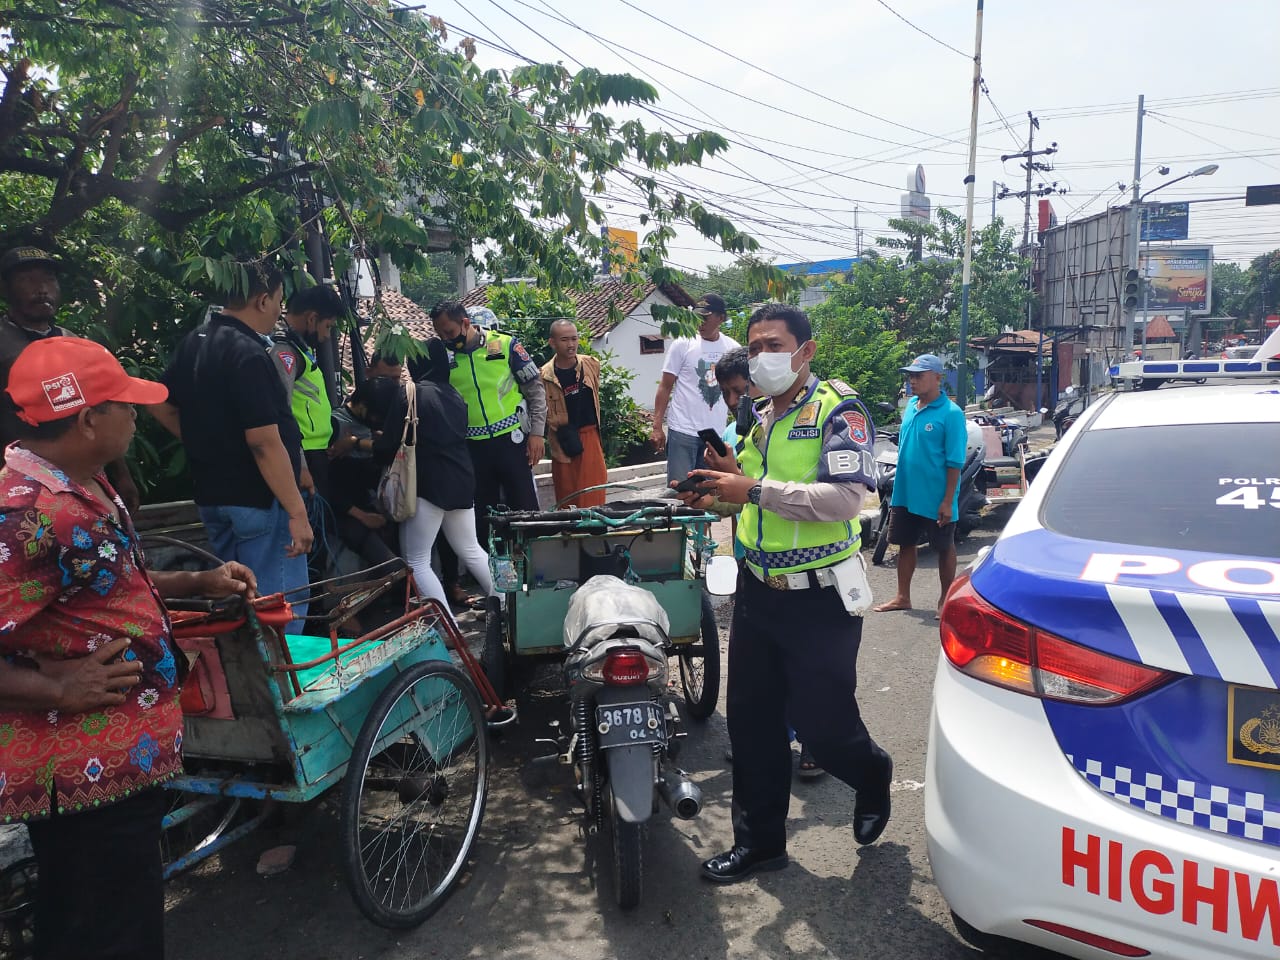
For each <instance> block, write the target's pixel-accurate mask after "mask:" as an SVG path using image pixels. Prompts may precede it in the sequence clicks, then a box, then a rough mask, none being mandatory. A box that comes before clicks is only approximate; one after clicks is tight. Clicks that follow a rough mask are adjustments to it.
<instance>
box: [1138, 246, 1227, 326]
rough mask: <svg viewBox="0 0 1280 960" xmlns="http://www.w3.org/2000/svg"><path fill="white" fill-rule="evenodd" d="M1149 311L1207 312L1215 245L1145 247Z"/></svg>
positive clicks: (1143, 256)
mask: <svg viewBox="0 0 1280 960" xmlns="http://www.w3.org/2000/svg"><path fill="white" fill-rule="evenodd" d="M1140 263H1141V273H1142V276H1144V277H1146V278H1147V283H1148V287H1147V291H1146V295H1145V296H1146V299H1145V301H1143V302H1145V304H1146V308H1147V313H1148V314H1152V313H1174V312H1181V311H1183V310H1186V311H1187V312H1188V313H1208V312H1209V303H1210V301H1211V300H1212V298H1213V247H1150V248H1148V249H1144V250H1143V251H1142V256H1141V261H1140Z"/></svg>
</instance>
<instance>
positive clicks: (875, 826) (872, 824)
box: [853, 757, 893, 845]
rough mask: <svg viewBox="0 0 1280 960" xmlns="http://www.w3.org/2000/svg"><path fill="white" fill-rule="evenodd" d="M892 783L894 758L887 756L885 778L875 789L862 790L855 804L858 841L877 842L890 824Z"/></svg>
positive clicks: (854, 814)
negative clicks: (890, 791) (890, 788)
mask: <svg viewBox="0 0 1280 960" xmlns="http://www.w3.org/2000/svg"><path fill="white" fill-rule="evenodd" d="M892 783H893V760H892V758H890V757H885V772H884V780H883V781H882V783H881V784H878V785H877V786H876V787H875V788H873V789H868V790H860V791H859V792H858V799H857V800H856V801H855V802H854V805H853V839H855V840H857V841H858V843H861V844H863V845H866V844H868V843H875V842H876V841H877V840H878V839H880V834H882V833H884V828H885V827H886V826H888V825H889V785H890V784H892Z"/></svg>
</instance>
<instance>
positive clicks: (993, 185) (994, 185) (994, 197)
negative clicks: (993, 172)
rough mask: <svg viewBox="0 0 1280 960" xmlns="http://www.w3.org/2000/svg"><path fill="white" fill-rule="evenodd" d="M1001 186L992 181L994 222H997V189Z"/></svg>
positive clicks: (992, 220) (992, 216) (992, 215)
mask: <svg viewBox="0 0 1280 960" xmlns="http://www.w3.org/2000/svg"><path fill="white" fill-rule="evenodd" d="M999 186H1000V184H998V183H996V182H995V181H994V180H992V181H991V222H992V223H995V222H996V189H997V188H998V187H999Z"/></svg>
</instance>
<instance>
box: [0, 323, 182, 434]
mask: <svg viewBox="0 0 1280 960" xmlns="http://www.w3.org/2000/svg"><path fill="white" fill-rule="evenodd" d="M7 392H8V394H9V396H10V398H11V399H12V400H13V403H14V405H15V406H16V407H17V408H18V411H17V413H18V417H19V418H21V419H22V420H23V421H25V422H26V423H29V424H32V425H33V426H34V425H37V424H41V423H48V422H49V421H51V420H61V419H63V418H64V417H73V416H75V415H76V414H77V413H79V412H80V410H81V409H82V408H84V407H93V406H97V405H98V404H100V403H106V402H108V401H109V400H116V401H118V402H120V403H163V402H164V401H165V400H166V399H168V397H169V388H168V387H166V386H165V385H164V384H163V383H156V382H155V381H154V380H142V379H139V378H138V377H131V376H129V374H127V373H125V370H124V367H122V366H120V361H119V360H117V359H116V358H115V357H114V356H113V355H112V354H111V351H109V350H108V349H107V348H106V347H104V346H102V345H101V344H97V343H94V342H93V341H92V340H81V339H80V338H79V337H46V338H45V339H43V340H36V341H35V342H33V343H31V344H29V345H28V346H26V347H25V348H24V349H23V351H22V353H20V354H18V359H17V360H15V361H14V362H13V367H12V368H11V369H10V370H9V387H8V390H7Z"/></svg>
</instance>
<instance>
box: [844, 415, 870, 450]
mask: <svg viewBox="0 0 1280 960" xmlns="http://www.w3.org/2000/svg"><path fill="white" fill-rule="evenodd" d="M840 416H841V417H842V418H844V422H845V423H846V424H848V425H849V436H851V437H852V438H853V441H854V443H866V442H867V418H866V417H864V416H863V415H862V413H861V411H858V410H846V411H845V412H844V413H842V414H840Z"/></svg>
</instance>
